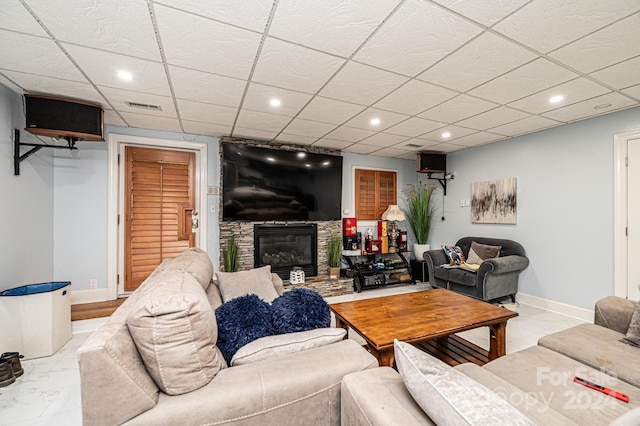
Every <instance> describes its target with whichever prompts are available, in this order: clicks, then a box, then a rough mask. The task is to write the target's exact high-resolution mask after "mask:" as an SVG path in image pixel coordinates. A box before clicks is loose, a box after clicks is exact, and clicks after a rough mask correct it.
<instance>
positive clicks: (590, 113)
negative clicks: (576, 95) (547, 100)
mask: <svg viewBox="0 0 640 426" xmlns="http://www.w3.org/2000/svg"><path fill="white" fill-rule="evenodd" d="M607 104H611V106H609V107H606V105H607ZM634 104H635V105H637V102H634V101H632V100H631V99H629V98H627V97H626V96H622V95H620V94H618V93H615V92H614V93H608V94H606V95H603V96H598V97H597V98H593V99H588V100H586V101H582V102H579V103H577V104H573V105H569V106H566V107H564V108H559V109H556V110H553V111H549V112H547V113H544V114H542V115H543V116H544V117H547V118H550V119H552V120H557V121H562V122H571V121H577V120H582V119H584V118H588V117H594V116H596V115H602V114H608V113H610V112H613V111H616V110H618V109H622V108H628V107H630V106H633V105H634ZM600 106H603V107H601V108H596V107H600Z"/></svg>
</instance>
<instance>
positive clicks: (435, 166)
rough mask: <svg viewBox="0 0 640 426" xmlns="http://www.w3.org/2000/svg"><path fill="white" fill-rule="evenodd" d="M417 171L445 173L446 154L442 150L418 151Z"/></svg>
mask: <svg viewBox="0 0 640 426" xmlns="http://www.w3.org/2000/svg"><path fill="white" fill-rule="evenodd" d="M418 171H419V172H420V173H446V172H447V154H446V153H443V152H420V153H418Z"/></svg>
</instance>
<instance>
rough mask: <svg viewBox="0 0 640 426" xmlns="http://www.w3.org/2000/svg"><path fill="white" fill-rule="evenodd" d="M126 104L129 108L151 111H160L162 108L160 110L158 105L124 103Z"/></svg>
mask: <svg viewBox="0 0 640 426" xmlns="http://www.w3.org/2000/svg"><path fill="white" fill-rule="evenodd" d="M126 104H127V105H129V106H130V107H131V108H138V109H148V110H152V111H162V108H160V106H159V105H149V104H141V103H138V102H126Z"/></svg>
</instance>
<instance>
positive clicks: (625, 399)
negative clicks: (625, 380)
mask: <svg viewBox="0 0 640 426" xmlns="http://www.w3.org/2000/svg"><path fill="white" fill-rule="evenodd" d="M573 381H574V382H576V383H579V384H581V385H582V386H586V387H588V388H591V389H593V390H597V391H598V392H602V393H604V394H606V395H609V396H612V397H614V398H616V399H619V400H620V401H622V402H626V403H628V402H629V396H628V395H625V394H623V393H620V392H616V391H614V390H612V389H609V388H605V387H604V386H600V385H596V384H595V383H592V382H590V381H588V380H585V379H581V378H580V377H578V376H575V377H574V378H573Z"/></svg>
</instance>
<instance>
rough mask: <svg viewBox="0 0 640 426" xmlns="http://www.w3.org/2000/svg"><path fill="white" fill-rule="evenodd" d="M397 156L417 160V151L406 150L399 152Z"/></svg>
mask: <svg viewBox="0 0 640 426" xmlns="http://www.w3.org/2000/svg"><path fill="white" fill-rule="evenodd" d="M396 158H400V159H403V160H414V161H415V159H416V153H415V152H412V151H409V152H406V153H404V154H398V155H397V156H396Z"/></svg>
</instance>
